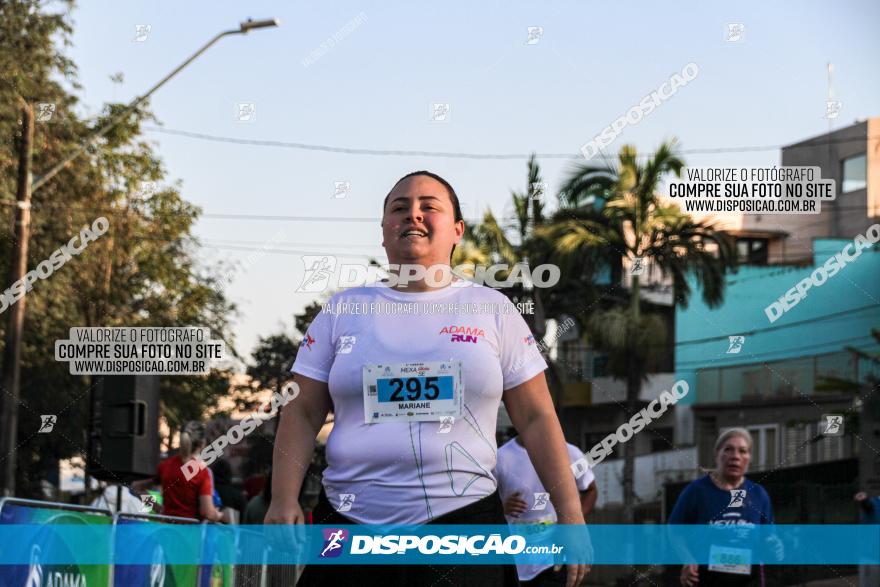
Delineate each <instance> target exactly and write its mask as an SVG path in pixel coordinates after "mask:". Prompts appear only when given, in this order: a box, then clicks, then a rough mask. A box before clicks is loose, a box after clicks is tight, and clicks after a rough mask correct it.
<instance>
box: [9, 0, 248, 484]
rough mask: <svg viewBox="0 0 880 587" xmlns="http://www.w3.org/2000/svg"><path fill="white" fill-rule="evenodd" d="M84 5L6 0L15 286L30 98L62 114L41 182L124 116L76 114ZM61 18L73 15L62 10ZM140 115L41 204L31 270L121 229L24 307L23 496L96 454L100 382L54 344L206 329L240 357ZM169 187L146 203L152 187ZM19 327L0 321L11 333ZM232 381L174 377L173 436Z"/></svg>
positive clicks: (47, 136) (44, 146)
mask: <svg viewBox="0 0 880 587" xmlns="http://www.w3.org/2000/svg"><path fill="white" fill-rule="evenodd" d="M72 6H73V3H72V2H62V3H54V4H51V5H44V4H43V3H40V2H37V1H34V0H0V70H2V71H3V75H2V76H0V135H2V136H3V137H4V138H5V140H4V141H2V143H0V216H2V220H3V228H2V229H0V277H2V279H3V285H2V288H3V289H5V288H6V287H8V286H9V285H10V284H8V283H6V280H7V276H8V275H9V267H10V259H11V250H12V232H11V229H12V220H13V218H14V210H15V208H14V206H13V205H12V204H13V203H14V200H15V191H16V176H17V168H18V147H19V144H20V143H19V141H20V140H21V130H22V129H21V116H20V105H19V104H20V99H24V100H27V101H28V102H30V103H38V102H49V103H54V104H55V112H54V114H53V115H52V118H51V119H50V120H49V121H46V122H37V123H36V129H35V138H34V151H33V169H34V178H35V179H36V178H39V177H40V175H41V174H42V173H45V172H46V171H47V170H48V169H50V168H51V167H52V166H53V165H55V164H56V163H57V162H58V161H59V160H61V159H62V158H63V157H64V156H65V155H67V154H68V153H70V152H72V151H73V150H75V149H76V148H77V146H78V145H79V144H81V143H82V141H83V140H84V139H85V138H86V137H88V136H89V135H90V134H91V133H93V132H94V131H95V130H96V129H98V128H100V127H101V126H102V125H103V124H105V123H106V121H107V120H109V118H111V117H113V116H115V115H116V114H117V113H118V112H120V111H121V110H122V109H123V108H124V105H122V104H108V105H106V106H105V107H104V109H103V112H102V113H101V115H100V116H99V117H97V119H96V120H85V119H82V118H81V117H80V116H79V115H78V114H77V113H76V111H75V108H76V106H77V103H78V99H77V97H76V95H75V93H74V92H75V91H76V90H77V89H78V88H79V86H78V84H77V81H76V68H75V66H74V64H73V63H72V62H71V61H70V60H69V59H68V58H67V57H66V56H65V55H64V53H63V48H64V47H65V46H66V45H69V41H70V33H71V30H72V21H71V17H70V13H69V9H71V8H72ZM50 7H51V8H56V7H60V8H61V9H62V11H60V12H55V13H52V12H49V9H50ZM150 119H151V115H150V114H149V113H148V112H147V111H144V110H141V111H139V112H137V113H135V114H133V115H132V116H130V117H129V118H128V119H126V120H123V121H122V122H120V124H119V125H118V126H117V127H115V128H114V129H113V131H112V132H110V133H108V134H107V135H106V136H104V137H103V138H102V139H101V140H100V141H98V142H97V143H96V144H95V145H93V146H92V147H90V148H89V149H88V151H87V152H86V153H85V154H84V155H82V156H80V157H79V158H77V159H75V160H74V161H72V162H71V163H70V164H69V165H68V166H67V167H66V168H65V169H64V170H63V171H62V172H61V173H59V174H58V175H57V176H55V177H54V178H53V179H52V180H50V181H49V182H48V183H46V184H45V185H44V186H43V187H41V188H40V189H39V190H38V191H36V192H35V193H34V194H33V197H32V215H31V237H30V246H29V251H28V263H27V265H28V269H32V268H34V267H35V266H36V265H37V264H38V263H39V262H40V261H41V260H43V259H47V258H48V257H49V255H50V254H51V253H52V251H54V250H55V249H57V248H58V247H59V246H60V245H61V244H63V243H67V242H68V240H70V238H71V237H72V236H73V235H75V234H78V233H79V231H80V230H81V228H82V227H83V226H86V225H91V224H92V222H93V221H94V220H95V219H96V218H98V217H99V216H105V217H106V218H107V219H108V220H109V223H110V228H109V230H108V232H107V233H106V234H105V235H103V236H102V237H101V238H99V239H98V240H96V241H94V242H92V243H90V244H89V246H88V247H87V248H86V250H85V251H83V253H81V254H80V255H78V256H77V257H74V258H73V259H71V260H70V261H69V262H68V263H67V264H65V265H64V266H63V267H61V268H59V269H58V270H57V271H56V272H55V273H53V274H52V276H51V277H50V278H48V279H44V280H40V281H38V282H36V284H35V285H34V288H33V290H31V291H30V292H29V293H28V294H27V295H26V297H25V298H24V299H23V300H22V301H20V302H19V303H25V304H26V306H25V323H24V336H23V346H22V361H21V400H22V403H21V405H20V408H19V414H20V421H19V441H20V443H21V446H20V447H19V459H20V466H19V467H18V471H19V479H18V481H17V486H18V493H19V494H20V495H35V494H37V491H38V483H39V481H40V479H43V478H45V477H46V475H47V473H48V471H49V470H50V469H51V468H52V467H54V466H56V464H57V460H58V459H63V458H67V457H70V456H73V455H77V454H82V453H84V452H85V447H86V429H87V426H86V424H87V414H88V399H89V388H90V385H91V381H90V380H89V378H86V377H80V376H71V375H70V374H69V372H68V369H67V364H66V363H59V362H56V361H55V360H54V341H55V340H57V339H61V338H67V337H68V333H69V329H70V328H71V327H74V326H121V325H125V326H207V327H210V328H211V332H212V337H213V338H222V339H224V340H225V342H226V348H227V350H228V351H229V350H230V349H232V348H234V347H233V342H234V341H233V339H232V336H231V332H230V325H229V317H230V315H231V313H232V312H233V311H234V307H233V306H232V305H231V304H230V303H229V302H228V301H227V300H226V299H225V298H224V296H223V294H222V291H221V290H220V289H219V288H217V287H216V284H217V277H216V273H217V272H216V270H214V269H211V268H203V267H199V266H198V264H197V262H196V260H195V259H194V256H193V253H194V251H195V248H196V247H197V245H198V243H197V242H196V240H195V239H194V238H193V237H192V235H191V231H192V227H193V225H194V224H195V222H196V220H197V218H198V215H199V209H198V208H197V207H195V206H193V205H192V204H190V203H188V202H187V201H186V200H184V199H183V197H182V196H181V194H180V192H179V190H178V188H177V187H176V186H172V185H168V184H167V183H165V178H166V172H165V169H164V168H163V166H162V164H161V161H160V160H159V158H158V156H157V155H156V154H155V153H154V152H153V149H152V147H151V146H150V144H149V143H147V142H146V141H145V140H144V139H143V137H142V136H141V131H140V127H141V124H142V123H143V122H144V121H147V120H150ZM146 181H150V182H156V184H157V185H158V186H159V189H158V190H157V191H156V192H155V193H152V194H142V195H139V194H138V192H139V189H140V187H141V186H142V184H143V182H146ZM5 318H6V316H3V317H2V319H0V330H2V329H5V326H6V320H5ZM230 375H231V374H230V373H229V372H214V373H211V374H210V375H207V376H169V377H164V378H163V380H162V384H161V402H162V408H163V413H164V414H165V415H166V416H167V418H168V420H169V424H170V425H171V426H172V429H173V428H175V427H177V426H179V425H180V424H181V423H182V422H183V421H185V420H188V419H196V418H200V417H201V416H202V415H203V414H204V413H205V412H206V411H207V410H210V409H211V408H212V407H213V406H215V405H216V403H217V400H218V399H219V398H220V397H221V396H223V395H225V394H226V393H227V391H228V388H229V377H230ZM40 414H56V415H57V416H58V423H57V424H56V428H55V430H54V431H53V433H51V434H40V435H36V434H35V432H36V430H37V429H38V428H39V415H40Z"/></svg>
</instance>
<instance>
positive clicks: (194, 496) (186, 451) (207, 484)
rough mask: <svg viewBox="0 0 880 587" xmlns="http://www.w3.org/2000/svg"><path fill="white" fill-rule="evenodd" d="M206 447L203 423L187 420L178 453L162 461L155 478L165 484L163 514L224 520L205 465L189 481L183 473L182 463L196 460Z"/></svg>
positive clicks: (210, 520)
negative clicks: (213, 496)
mask: <svg viewBox="0 0 880 587" xmlns="http://www.w3.org/2000/svg"><path fill="white" fill-rule="evenodd" d="M204 447H205V427H204V425H202V424H201V423H199V422H187V423H186V424H184V426H183V428H182V429H181V431H180V446H179V449H178V454H176V455H174V456H172V457H168V458H167V459H165V460H164V461H162V462H161V463H159V470H158V472H157V474H156V479H157V480H158V481H159V483H160V484H161V485H162V508H163V512H162V513H164V514H165V515H166V516H179V517H182V518H195V519H198V520H207V521H209V522H222V521H223V515H222V514H221V513H220V511H219V510H218V509H217V508H216V507H214V501H213V498H212V494H213V492H214V487H213V481H212V479H211V474H210V472H209V471H208V469H207V468H206V467H205V465H204V464H203V463H201V464H200V466H199V471H198V473H196V474H195V475H194V476H193V477H192V478H191V479H189V480H187V478H186V475H184V472H183V465H184V464H185V463H188V462H189V461H192V460H197V459H198V453H199V451H201V450H202V449H203V448H204Z"/></svg>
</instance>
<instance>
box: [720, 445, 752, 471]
mask: <svg viewBox="0 0 880 587" xmlns="http://www.w3.org/2000/svg"><path fill="white" fill-rule="evenodd" d="M751 458H752V453H751V450H750V449H749V443H748V442H746V439H745V438H743V437H742V436H731V437H730V438H728V439H727V440H726V441H725V442H724V444H723V445H722V446H721V448H720V449H719V450H718V453H717V454H716V455H715V464H716V465H717V467H718V472H719V473H720V474H721V475H722V476H724V477H727V478H740V477H742V476H743V475H745V474H746V471H748V469H749V461H750V460H751Z"/></svg>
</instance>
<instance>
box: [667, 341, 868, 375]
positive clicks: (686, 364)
mask: <svg viewBox="0 0 880 587" xmlns="http://www.w3.org/2000/svg"><path fill="white" fill-rule="evenodd" d="M859 341H865V342H868V341H874V338H873V337H871V335H865V336H859V337H857V338H843V339H840V340H829V341H826V342H819V343H815V344H808V345H804V346H800V347H792V348H786V349H781V350H778V351H770V352H767V353H762V354H761V355H755V354H754V353H752V356H753V357H755V358H756V362H754V363H735V364H730V363H724V364H723V365H718V366H716V367H712V366H711V365H715V364H716V363H718V362H719V361H724V360H725V358H723V357H719V358H707V359H692V360H690V361H676V363H675V369H676V371H677V370H678V369H680V368H684V369H688V370H691V369H695V368H696V367H695V366H697V365H706V367H705V368H703V369H698V370H700V371H706V370H709V369H712V368H715V369H721V368H724V369H728V368H733V367H750V366H754V365H762V364H765V363H773V362H778V361H785V360H787V359H790V360H803V359H808V358H811V357H813V356H818V355H811V356H810V357H786V356H783V357H770V358H767V355H777V354H779V353H796V352H801V351H804V350H807V349H812V348H816V347H825V346H829V345H842V344H844V343H850V344H861V343H860V342H859ZM839 350H843V349H838V351H834V350H828V351H827V352H824V353H821V352H820V353H819V355H823V354H831V353H833V352H839Z"/></svg>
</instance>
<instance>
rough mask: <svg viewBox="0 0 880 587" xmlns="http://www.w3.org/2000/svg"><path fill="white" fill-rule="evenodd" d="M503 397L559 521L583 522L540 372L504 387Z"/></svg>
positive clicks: (560, 437) (569, 465) (560, 438)
mask: <svg viewBox="0 0 880 587" xmlns="http://www.w3.org/2000/svg"><path fill="white" fill-rule="evenodd" d="M503 400H504V405H505V407H506V408H507V413H508V414H510V421H511V422H512V423H513V426H514V427H515V428H516V430H517V431H518V432H519V435H520V437H522V441H523V445H524V446H525V448H526V451H527V452H528V453H529V459H530V460H531V461H532V465H534V467H535V471H536V472H537V473H538V478H539V479H540V480H541V484H542V485H543V486H544V489H545V490H546V491H547V493H549V494H550V501H551V502H552V503H553V507H554V508H555V509H556V515H557V517H558V518H559V523H561V524H583V523H584V516H583V513H582V512H581V500H580V495H579V494H578V490H577V486H576V485H575V482H574V475H573V473H572V470H571V462H570V460H569V456H568V446H567V445H566V443H565V437H564V436H563V435H562V428H561V427H560V425H559V419H558V418H557V417H556V411H555V410H554V409H553V401H552V400H551V399H550V391H549V390H548V389H547V380H546V379H545V378H544V374H543V373H539V374H538V375H536V376H535V377H532V378H531V379H529V380H528V381H526V382H524V383H521V384H519V385H517V386H516V387H512V388H510V389H508V390H507V391H505V392H504V395H503Z"/></svg>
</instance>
